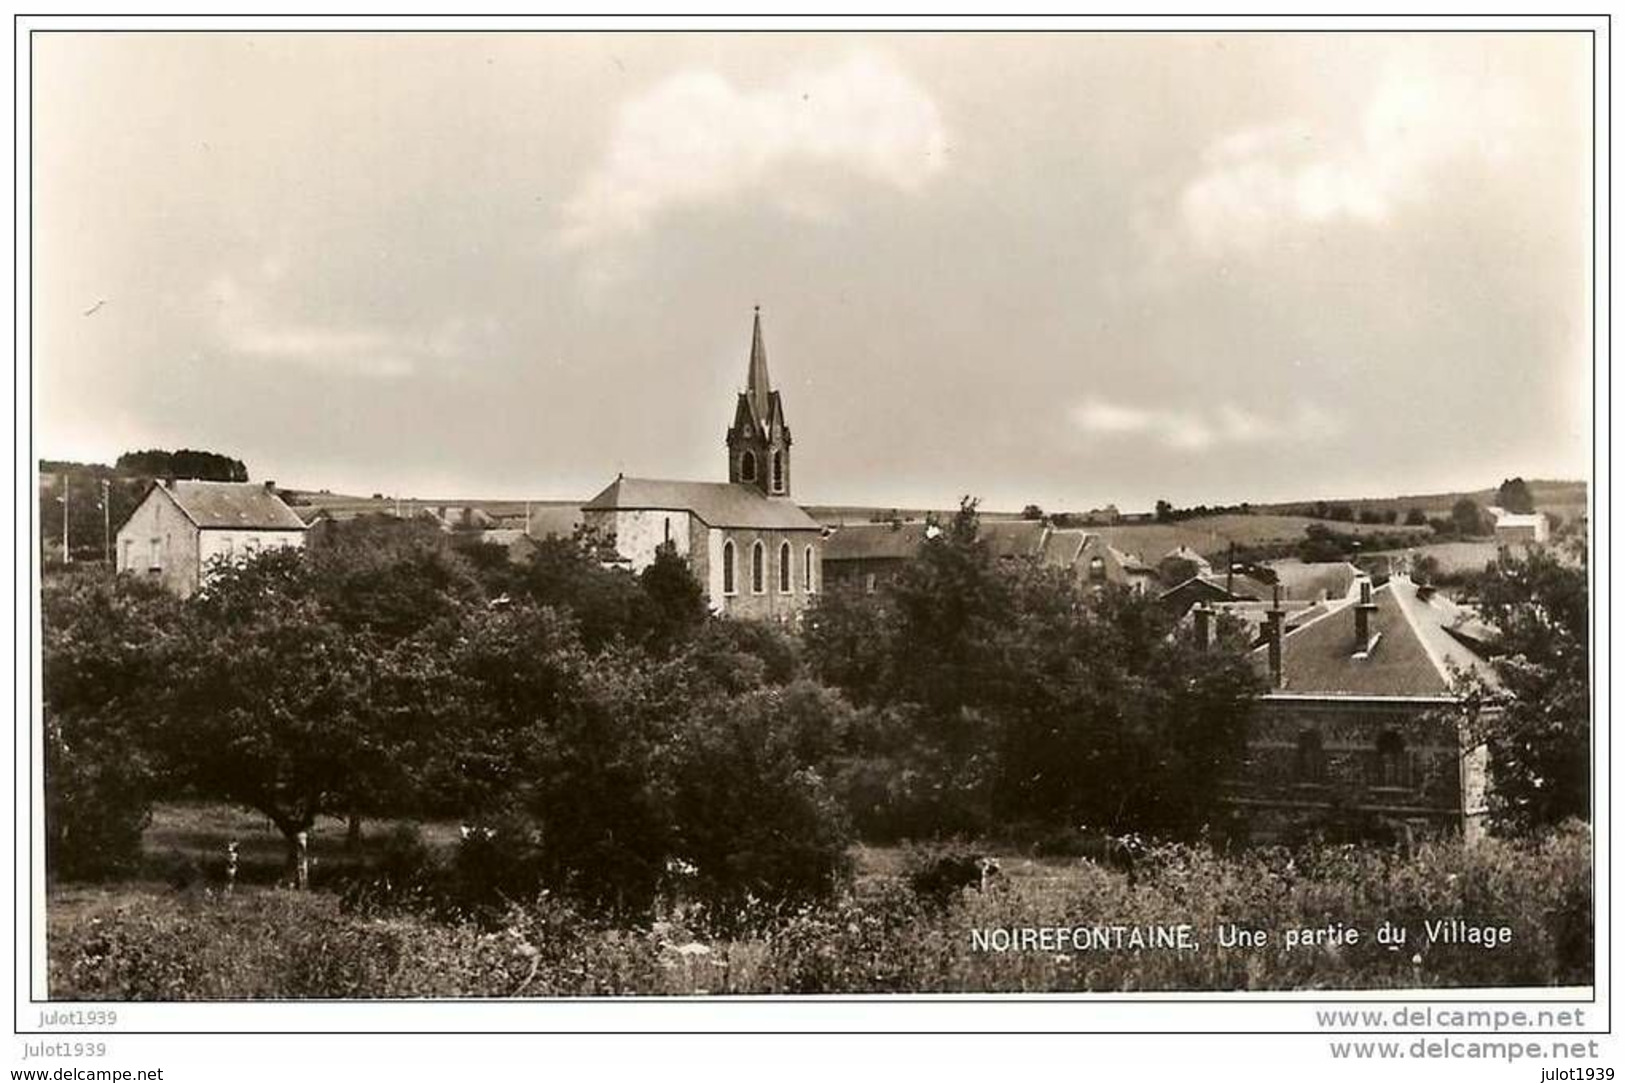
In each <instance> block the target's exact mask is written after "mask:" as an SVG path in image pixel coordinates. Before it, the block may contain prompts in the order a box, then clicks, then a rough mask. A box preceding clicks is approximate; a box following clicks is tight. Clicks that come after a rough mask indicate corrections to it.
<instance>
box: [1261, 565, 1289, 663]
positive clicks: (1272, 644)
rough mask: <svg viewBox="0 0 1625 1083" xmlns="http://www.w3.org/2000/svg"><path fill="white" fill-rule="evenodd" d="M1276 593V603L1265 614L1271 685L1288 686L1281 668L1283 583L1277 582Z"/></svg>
mask: <svg viewBox="0 0 1625 1083" xmlns="http://www.w3.org/2000/svg"><path fill="white" fill-rule="evenodd" d="M1271 593H1272V594H1273V595H1274V604H1273V605H1272V606H1271V607H1270V609H1269V611H1268V612H1267V613H1265V614H1264V639H1265V641H1266V642H1267V643H1268V644H1269V658H1270V687H1271V688H1284V687H1286V674H1285V673H1283V672H1282V670H1281V622H1282V618H1284V617H1285V616H1286V614H1285V613H1284V612H1282V610H1281V585H1280V584H1279V583H1276V584H1275V585H1274V589H1273V590H1272V591H1271Z"/></svg>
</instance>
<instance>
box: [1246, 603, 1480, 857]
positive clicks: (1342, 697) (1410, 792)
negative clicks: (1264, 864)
mask: <svg viewBox="0 0 1625 1083" xmlns="http://www.w3.org/2000/svg"><path fill="white" fill-rule="evenodd" d="M1313 608H1314V609H1315V610H1317V611H1318V612H1317V613H1316V614H1315V615H1312V616H1310V617H1309V619H1307V620H1304V619H1299V620H1298V621H1296V622H1295V623H1296V626H1295V627H1294V628H1292V629H1291V630H1287V628H1286V614H1285V611H1284V609H1276V610H1274V611H1273V612H1271V613H1270V614H1268V615H1267V617H1266V620H1265V624H1264V627H1265V631H1264V637H1263V638H1264V641H1263V643H1261V644H1260V645H1259V646H1258V647H1257V648H1255V650H1254V651H1253V658H1254V661H1255V664H1256V665H1257V666H1258V667H1259V670H1260V672H1261V673H1262V674H1264V675H1265V676H1266V678H1267V680H1268V690H1267V691H1266V692H1265V694H1264V695H1263V697H1262V698H1261V700H1260V702H1259V704H1258V708H1257V713H1256V715H1255V717H1254V720H1253V723H1252V728H1251V730H1250V732H1249V735H1248V739H1247V748H1246V755H1245V758H1244V760H1243V762H1242V763H1241V764H1240V765H1239V767H1238V769H1237V770H1236V772H1235V773H1234V774H1233V776H1232V777H1231V778H1229V779H1227V780H1226V786H1225V789H1226V802H1227V803H1228V804H1229V805H1230V806H1231V807H1232V808H1233V809H1234V810H1235V811H1236V812H1237V814H1238V816H1237V819H1238V823H1240V824H1242V825H1244V827H1243V830H1244V831H1245V833H1246V834H1247V836H1248V837H1249V838H1250V839H1251V840H1253V841H1272V840H1277V839H1283V838H1290V837H1293V836H1294V835H1301V834H1302V833H1304V832H1307V831H1312V830H1316V829H1324V830H1333V831H1337V830H1346V831H1358V832H1362V833H1370V832H1372V831H1374V830H1376V831H1384V830H1385V831H1388V832H1391V833H1393V834H1395V835H1397V836H1401V837H1404V836H1414V835H1415V834H1416V833H1418V832H1422V833H1437V832H1462V833H1464V834H1466V835H1467V837H1468V838H1473V837H1475V836H1476V835H1477V834H1478V833H1479V832H1480V831H1481V829H1482V817H1483V813H1484V808H1485V778H1486V759H1485V753H1484V750H1483V748H1482V747H1478V746H1475V745H1474V744H1473V742H1472V740H1471V739H1470V738H1469V737H1468V736H1467V732H1466V718H1465V715H1464V712H1463V708H1462V704H1461V700H1460V698H1459V697H1458V695H1457V694H1456V691H1455V683H1454V673H1455V672H1457V671H1473V672H1476V673H1479V674H1480V675H1482V676H1483V677H1484V678H1485V679H1486V680H1487V681H1488V680H1492V679H1493V678H1492V677H1491V676H1490V674H1489V671H1488V669H1487V668H1486V667H1485V666H1484V664H1483V662H1484V658H1485V655H1486V653H1487V652H1488V651H1489V650H1491V649H1492V647H1491V646H1490V640H1491V639H1492V637H1491V635H1490V634H1489V632H1488V630H1487V629H1486V628H1485V627H1484V625H1482V624H1481V623H1480V622H1479V621H1477V619H1476V618H1475V616H1474V614H1473V613H1472V612H1471V611H1470V610H1467V609H1464V608H1462V607H1460V606H1457V605H1455V604H1454V603H1452V602H1450V601H1448V600H1447V599H1445V598H1444V597H1443V596H1442V595H1440V594H1437V593H1434V592H1432V591H1430V590H1429V589H1428V588H1426V587H1418V586H1417V585H1416V584H1415V583H1414V582H1412V581H1411V580H1410V579H1409V578H1408V577H1405V576H1395V577H1393V578H1392V579H1390V580H1389V582H1388V583H1387V584H1386V585H1384V586H1382V587H1377V588H1373V587H1372V586H1371V584H1370V582H1369V581H1362V582H1361V584H1360V587H1359V592H1358V593H1357V594H1356V595H1355V596H1354V597H1353V598H1350V599H1345V600H1342V601H1340V602H1337V603H1331V604H1327V603H1319V604H1317V605H1316V606H1314V607H1313Z"/></svg>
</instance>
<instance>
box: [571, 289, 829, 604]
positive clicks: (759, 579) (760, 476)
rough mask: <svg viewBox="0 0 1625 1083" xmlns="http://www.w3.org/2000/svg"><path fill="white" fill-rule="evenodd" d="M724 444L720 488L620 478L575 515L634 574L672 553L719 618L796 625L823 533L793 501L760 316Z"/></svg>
mask: <svg viewBox="0 0 1625 1083" xmlns="http://www.w3.org/2000/svg"><path fill="white" fill-rule="evenodd" d="M726 443H727V448H728V480H727V481H725V482H710V481H669V480H663V479H653V478H629V477H626V476H624V475H622V476H620V477H617V478H616V479H615V480H614V481H613V482H611V483H610V484H609V485H608V486H607V487H606V488H605V489H604V490H603V492H601V493H599V494H598V495H597V496H595V497H593V498H592V499H591V500H589V501H588V502H587V503H586V504H585V505H584V506H583V507H582V509H581V511H582V518H583V520H584V522H585V524H586V526H587V527H589V528H591V529H593V530H595V531H596V532H597V533H598V534H599V536H600V537H601V538H603V539H604V540H605V541H606V543H607V544H608V545H610V546H612V547H613V549H614V552H615V553H616V554H618V555H619V558H620V561H621V562H622V563H623V564H624V566H626V567H628V568H630V569H631V570H633V571H641V570H643V569H644V568H647V567H648V566H649V565H650V564H651V563H653V562H654V559H655V553H656V551H657V550H658V549H659V548H660V547H661V546H664V545H669V546H671V547H672V548H673V549H674V550H675V551H676V552H677V553H678V554H679V555H681V556H683V557H684V558H686V559H687V560H688V563H689V567H690V568H691V569H692V571H693V573H694V576H695V578H696V579H698V580H699V581H700V584H701V585H702V586H703V587H704V588H705V593H706V598H707V599H708V601H709V603H710V605H711V608H712V609H713V610H715V611H717V612H720V613H724V614H727V615H729V616H738V617H749V618H764V619H776V620H790V619H794V618H795V617H797V616H798V615H799V614H800V613H801V611H802V610H803V609H805V608H806V606H807V603H808V602H809V601H810V600H811V598H812V597H813V596H814V595H815V594H816V593H817V592H818V590H819V589H820V587H821V585H822V583H823V568H822V553H823V548H824V528H823V526H822V525H820V524H819V523H818V522H817V521H816V520H815V519H813V517H812V516H810V515H808V514H807V512H806V511H805V510H804V509H802V508H801V507H800V506H799V505H797V504H796V503H795V502H794V501H793V500H792V499H791V480H792V474H791V463H790V447H791V438H790V427H789V424H788V423H787V422H786V420H785V413H784V403H783V400H782V399H781V398H780V396H779V393H778V392H777V391H774V390H773V389H772V385H771V383H770V382H769V379H768V372H767V348H766V346H765V345H764V343H763V340H762V315H761V311H760V310H759V309H758V310H757V312H756V317H755V322H754V325H753V327H752V331H751V347H750V362H749V365H748V368H747V373H746V382H745V390H744V391H742V392H740V393H739V397H738V401H737V402H736V403H735V406H734V420H733V424H732V425H731V426H729V428H728V432H727V440H726Z"/></svg>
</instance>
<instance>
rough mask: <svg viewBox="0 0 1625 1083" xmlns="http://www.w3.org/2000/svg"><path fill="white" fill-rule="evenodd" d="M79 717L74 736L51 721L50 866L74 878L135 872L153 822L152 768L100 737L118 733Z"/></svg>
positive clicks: (48, 776) (47, 728) (47, 825)
mask: <svg viewBox="0 0 1625 1083" xmlns="http://www.w3.org/2000/svg"><path fill="white" fill-rule="evenodd" d="M75 721H76V722H77V723H78V724H77V725H75V726H74V727H73V728H74V732H75V734H76V735H75V736H74V737H73V739H72V740H70V738H69V736H68V734H67V733H66V732H65V727H64V725H63V724H62V723H61V722H60V721H57V720H55V719H49V718H48V719H47V721H46V724H45V867H46V868H47V869H48V870H50V873H51V875H52V876H55V877H60V878H63V879H67V880H100V879H106V878H109V877H114V876H120V875H124V874H128V873H131V872H133V871H135V870H136V868H137V867H138V866H139V865H140V863H141V832H142V831H143V830H144V829H145V828H146V826H147V822H148V821H149V820H150V819H151V807H152V806H151V801H150V797H149V791H150V786H151V774H150V771H149V770H148V769H147V767H146V764H145V760H144V759H143V757H142V756H141V755H140V754H139V752H138V751H137V750H134V749H131V748H128V747H126V746H124V745H122V744H121V743H113V744H109V743H103V741H101V740H99V739H98V737H111V736H115V735H116V733H117V730H115V729H113V728H109V727H99V726H95V725H94V724H90V725H86V724H85V723H87V722H92V721H93V720H88V719H79V720H75ZM98 731H99V732H98Z"/></svg>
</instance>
